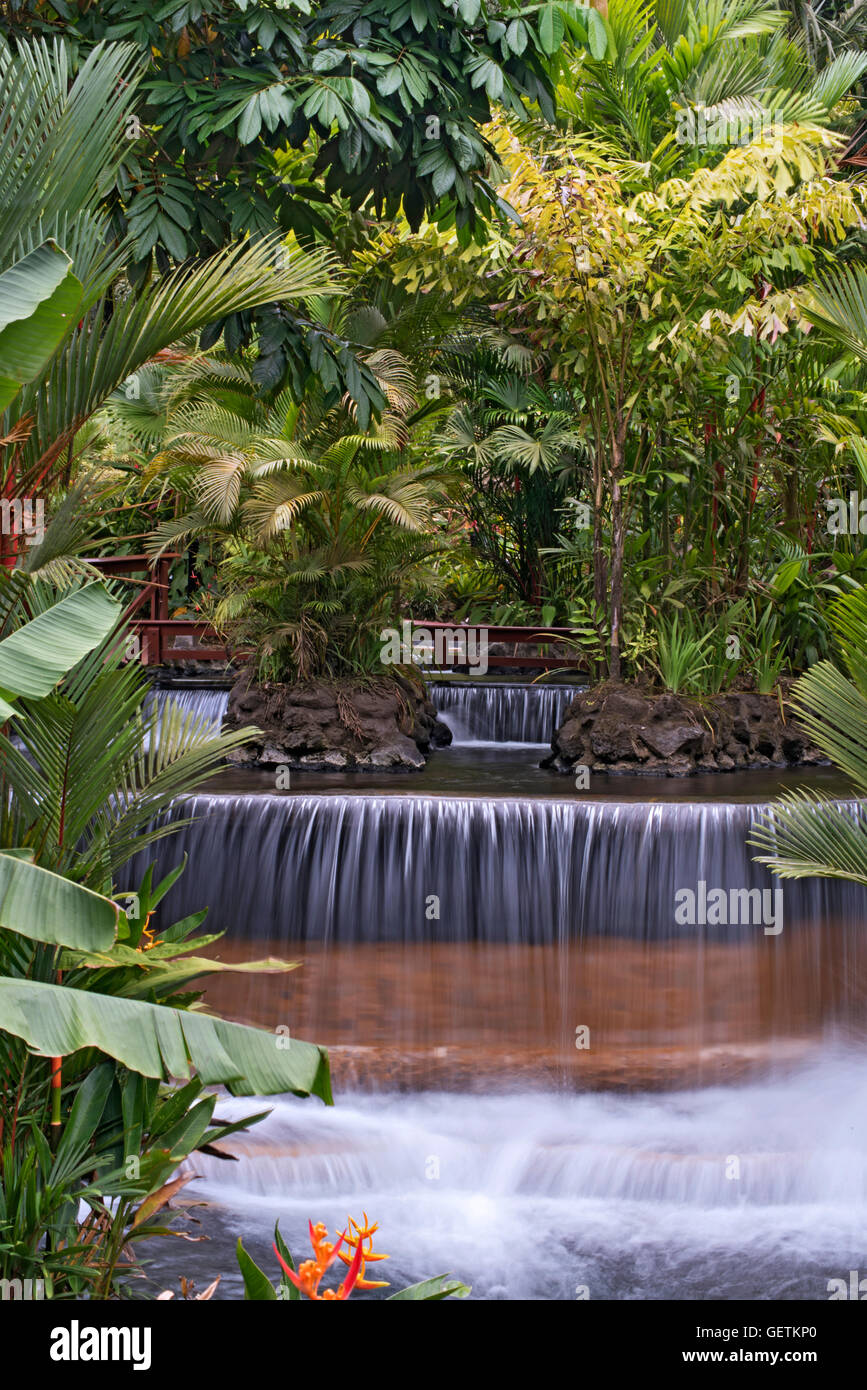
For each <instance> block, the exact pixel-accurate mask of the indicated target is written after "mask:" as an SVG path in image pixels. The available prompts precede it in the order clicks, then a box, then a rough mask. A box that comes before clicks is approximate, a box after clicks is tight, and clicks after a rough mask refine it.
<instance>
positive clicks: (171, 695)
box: [145, 685, 229, 729]
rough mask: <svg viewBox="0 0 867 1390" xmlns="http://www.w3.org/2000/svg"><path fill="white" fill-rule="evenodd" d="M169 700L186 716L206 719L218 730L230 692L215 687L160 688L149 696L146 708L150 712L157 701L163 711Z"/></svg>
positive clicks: (158, 706)
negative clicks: (191, 715)
mask: <svg viewBox="0 0 867 1390" xmlns="http://www.w3.org/2000/svg"><path fill="white" fill-rule="evenodd" d="M168 700H171V702H172V704H173V705H176V706H177V707H178V708H179V709H181V710H183V712H184V714H194V715H195V717H196V718H197V719H205V720H207V722H208V723H209V724H212V725H213V726H214V728H216V729H218V728H219V727H220V725H221V724H222V722H223V719H224V717H225V714H226V707H227V705H228V703H229V692H228V690H226V689H222V688H215V687H214V686H195V685H191V686H169V687H158V688H157V689H156V690H155V691H153V692H152V693H151V695H149V697H148V699H147V701H146V704H145V708H146V710H147V711H150V709H151V708H152V707H153V703H154V701H155V702H156V705H157V708H158V709H159V710H163V709H165V706H166V702H167V701H168Z"/></svg>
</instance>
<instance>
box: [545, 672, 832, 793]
mask: <svg viewBox="0 0 867 1390" xmlns="http://www.w3.org/2000/svg"><path fill="white" fill-rule="evenodd" d="M783 713H785V718H784V717H783ZM783 713H781V710H780V701H779V698H778V697H777V696H776V695H757V694H755V693H754V692H752V691H729V692H727V693H726V694H724V695H713V696H710V697H709V698H707V699H702V700H698V699H694V698H692V697H690V696H686V695H672V694H670V693H666V694H664V695H653V694H650V693H648V692H646V691H644V690H638V689H636V688H634V687H630V686H624V685H617V684H614V683H608V684H605V685H601V686H597V687H596V688H595V689H593V690H585V691H582V692H581V694H579V695H576V697H575V699H574V700H573V701H572V703H571V705H570V706H569V709H568V710H567V711H566V718H565V720H564V722H563V724H562V725H561V726H560V728H559V729H558V730H557V732H556V733H555V735H554V738H553V740H552V743H551V748H552V752H551V755H550V757H548V758H546V759H545V760H544V762H543V763H542V766H543V767H551V768H554V769H556V770H557V771H558V772H564V773H568V772H572V771H573V769H574V768H575V767H576V766H585V767H589V768H590V770H591V771H592V772H619V773H632V774H635V773H655V774H656V775H658V776H664V777H689V776H691V775H693V774H695V773H701V772H732V771H734V770H735V769H737V768H757V767H764V768H767V767H794V766H801V767H803V766H808V765H815V764H816V763H821V762H824V761H825V758H824V755H823V754H822V753H821V752H820V751H819V749H818V748H816V747H814V746H813V744H811V743H810V740H809V737H808V736H807V734H806V733H805V732H804V730H803V729H801V728H800V727H799V725H798V724H797V722H796V721H795V719H794V717H793V715H792V713H791V711H788V710H787V709H786V705H785V701H784V702H783Z"/></svg>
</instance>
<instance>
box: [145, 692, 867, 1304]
mask: <svg viewBox="0 0 867 1390" xmlns="http://www.w3.org/2000/svg"><path fill="white" fill-rule="evenodd" d="M512 689H514V688H512ZM536 689H537V690H538V689H539V687H536ZM185 693H189V694H191V695H192V694H193V692H185ZM202 693H203V692H195V694H197V695H201V694H202ZM223 698H224V693H223V692H221V693H220V694H219V696H217V700H222V699H223ZM467 698H476V697H475V696H474V697H469V696H468V695H467ZM510 698H511V696H510ZM533 698H534V699H535V696H534V697H533ZM561 698H564V699H565V698H567V696H566V693H565V692H564V693H563V694H562V696H561ZM440 706H441V708H442V702H441V701H440ZM198 708H199V710H201V709H202V705H201V704H200V705H199V707H198ZM214 709H215V714H214V718H215V719H216V718H218V717H219V714H220V713H221V712H222V711H221V710H219V709H218V706H217V703H216V700H215V705H214ZM446 713H447V711H446ZM555 717H556V716H555ZM498 718H499V716H498ZM495 727H496V728H498V729H499V730H500V731H503V730H507V731H508V732H510V733H511V732H513V731H514V730H515V729H516V728H517V729H519V732H524V733H526V732H527V730H528V728H529V725H528V724H527V723H524V724H521V725H516V724H512V725H507V724H506V723H505V719H504V722H502V723H500V724H498V725H496V726H495ZM509 741H511V740H509ZM514 741H515V742H519V741H522V739H520V738H519V739H516V740H514ZM522 758H523V761H522V760H521V759H522ZM510 759H512V762H510V761H509V760H510ZM535 760H536V761H537V759H535ZM499 763H502V764H503V766H504V767H505V768H506V771H505V772H504V771H502V770H499V771H497V766H498V764H499ZM513 763H514V766H516V767H519V771H520V776H518V777H517V783H516V785H517V788H518V793H519V794H516V791H515V786H514V785H513V783H515V776H513V773H512V772H511V771H509V769H511V768H512V766H513ZM524 763H526V766H524ZM533 764H534V759H533V758H531V757H530V756H529V754H524V755H521V756H519V755H518V754H516V753H511V754H509V753H507V752H505V751H504V752H503V753H502V754H496V753H494V752H492V751H488V752H485V751H484V750H474V749H473V748H472V747H461V746H458V748H456V749H453V750H447V751H444V752H440V753H437V754H435V755H434V758H433V759H432V760H431V765H430V766H434V765H436V766H437V767H438V768H439V769H440V771H439V773H438V774H437V775H438V777H439V788H440V790H441V791H442V792H443V793H444V794H441V795H436V794H432V793H431V790H430V788H431V787H433V786H436V785H437V784H436V783H435V782H432V781H431V780H430V778H429V774H428V770H426V771H425V773H424V774H422V775H421V776H420V778H419V779H418V780H413V779H408V778H403V779H401V778H395V779H394V781H393V782H391V783H389V782H388V781H387V779H386V785H387V787H388V789H387V790H386V789H384V787H383V785H382V784H376V783H371V782H370V781H365V779H364V778H363V777H362V776H360V775H359V776H358V777H356V778H354V779H353V778H348V777H343V778H341V777H337V776H335V777H322V778H321V780H320V781H319V782H316V783H315V785H316V786H317V788H321V790H317V791H315V792H311V790H310V784H311V778H309V777H308V778H306V779H305V778H299V779H298V784H297V785H295V784H293V789H292V790H290V791H288V792H285V793H280V794H277V793H276V792H275V791H274V782H273V780H271V781H270V784H269V783H268V781H267V779H264V777H263V775H260V776H259V778H258V779H256V778H254V779H252V780H251V781H250V783H249V785H250V786H251V787H256V786H259V785H263V790H264V788H265V787H267V788H268V791H267V794H262V792H259V791H256V790H251V791H249V792H245V793H242V794H237V792H236V791H234V790H229V789H227V790H226V791H222V792H220V791H212V792H210V793H209V794H207V795H199V796H197V797H195V798H193V799H191V800H190V801H189V802H187V803H185V804H184V805H183V806H179V807H178V808H177V810H176V814H177V815H178V816H179V817H183V818H186V817H187V816H188V815H192V816H193V817H194V820H193V823H192V824H189V825H186V826H184V827H183V828H182V829H181V830H180V831H179V833H178V835H177V836H175V837H172V838H171V839H170V840H165V841H162V842H160V844H159V846H158V847H157V850H156V853H157V854H158V856H159V861H160V868H161V870H162V871H167V870H168V868H170V867H171V866H173V865H174V864H175V863H177V862H178V860H179V859H180V857H181V854H182V853H184V852H186V853H188V855H189V867H188V869H187V872H186V873H185V875H184V876H183V877H182V878H181V880H180V881H179V883H178V884H177V885H176V886H175V888H174V889H173V890H172V892H171V894H170V895H169V897H168V899H167V900H166V903H165V905H164V911H163V917H162V920H163V921H164V922H167V921H170V920H173V919H174V918H176V917H179V916H182V915H185V914H187V913H189V912H193V911H195V910H197V909H198V908H200V907H201V906H203V905H206V904H210V906H211V914H210V917H209V921H208V927H209V928H210V929H225V930H226V932H227V936H226V937H225V938H224V940H223V941H221V942H220V943H219V945H218V947H217V948H215V949H216V954H218V955H219V956H220V957H221V958H222V959H224V960H227V961H228V960H235V961H246V960H249V959H250V958H251V957H254V956H265V955H269V954H274V955H280V956H283V957H285V958H288V959H292V960H296V961H299V962H300V965H301V968H300V969H298V970H296V971H293V972H291V973H289V974H285V975H278V976H274V975H268V976H255V975H246V974H241V975H237V976H231V975H223V976H220V977H214V979H213V980H212V982H209V986H208V1002H209V1003H210V1004H212V1006H214V1007H215V1008H217V1009H219V1010H220V1011H221V1012H222V1013H224V1014H226V1015H228V1016H230V1017H233V1018H237V1019H241V1020H244V1021H249V1022H255V1023H257V1024H259V1025H260V1026H262V1027H265V1028H267V1029H269V1030H272V1031H275V1035H278V1034H280V1033H281V1032H282V1033H285V1031H286V1029H287V1028H288V1029H289V1030H290V1031H291V1033H292V1034H293V1035H295V1036H300V1037H309V1038H315V1039H316V1040H317V1041H318V1042H321V1043H324V1044H325V1045H326V1046H328V1047H329V1049H330V1052H331V1058H332V1067H333V1072H334V1077H335V1083H336V1093H337V1105H336V1107H335V1109H334V1110H331V1111H328V1110H324V1109H322V1108H321V1107H319V1106H318V1105H316V1104H314V1103H312V1102H301V1101H294V1100H292V1099H291V1098H286V1099H285V1100H280V1101H278V1102H277V1103H276V1105H274V1107H273V1113H272V1114H271V1116H270V1117H269V1119H268V1120H267V1121H266V1122H265V1124H264V1125H261V1126H257V1127H256V1128H255V1129H254V1130H252V1131H251V1133H250V1136H249V1138H247V1139H244V1138H241V1139H239V1140H238V1141H236V1150H235V1151H236V1153H237V1154H238V1156H239V1161H238V1162H237V1163H234V1164H226V1163H219V1162H218V1161H217V1160H214V1159H209V1158H203V1159H202V1160H201V1161H200V1162H197V1171H199V1172H200V1173H201V1175H202V1188H201V1190H202V1192H203V1193H205V1194H206V1195H208V1196H209V1197H211V1198H213V1199H214V1200H216V1201H217V1202H218V1203H219V1204H220V1205H221V1208H222V1212H221V1215H220V1217H219V1219H216V1218H215V1217H213V1216H208V1217H207V1218H206V1223H210V1225H209V1230H210V1233H211V1235H212V1237H213V1244H212V1245H211V1246H210V1247H208V1248H209V1250H210V1252H211V1258H212V1259H213V1260H214V1261H215V1262H216V1263H215V1264H214V1267H213V1270H212V1271H210V1270H208V1271H206V1272H208V1273H217V1272H220V1271H223V1273H224V1275H225V1274H226V1272H227V1271H230V1270H231V1268H232V1266H233V1260H232V1252H231V1243H230V1242H231V1241H232V1240H233V1239H234V1237H235V1236H236V1235H237V1234H238V1233H240V1232H241V1231H243V1233H244V1240H245V1244H246V1245H247V1246H248V1248H250V1249H251V1251H252V1253H253V1254H254V1255H255V1256H257V1257H258V1258H259V1259H260V1262H261V1263H262V1264H263V1265H264V1266H265V1267H268V1268H271V1267H272V1265H273V1259H272V1258H271V1254H270V1235H269V1232H270V1231H272V1230H273V1222H274V1219H275V1218H276V1217H278V1216H279V1217H280V1219H281V1228H282V1229H283V1231H284V1234H286V1235H287V1237H289V1238H290V1239H291V1242H292V1244H293V1247H294V1248H295V1250H296V1253H298V1254H302V1252H303V1251H304V1248H305V1234H304V1233H305V1230H306V1222H307V1219H308V1217H311V1216H312V1217H313V1219H314V1220H316V1219H322V1220H325V1221H327V1222H328V1224H329V1225H330V1226H333V1227H334V1228H335V1229H337V1228H340V1229H342V1227H343V1225H344V1224H345V1221H346V1215H347V1213H348V1212H351V1213H352V1214H353V1215H356V1216H358V1215H359V1214H360V1212H361V1210H362V1209H364V1210H366V1211H368V1212H370V1213H371V1215H372V1216H374V1217H375V1218H376V1219H377V1220H379V1222H380V1225H381V1231H382V1237H381V1245H382V1248H384V1249H386V1250H388V1251H390V1253H391V1254H392V1256H393V1260H392V1263H391V1264H390V1265H389V1266H387V1267H383V1266H379V1267H378V1272H379V1273H381V1272H382V1270H383V1268H385V1271H386V1272H385V1276H384V1277H388V1278H390V1279H391V1280H392V1283H393V1285H394V1286H399V1285H400V1284H401V1283H403V1282H406V1281H408V1280H411V1279H417V1278H420V1277H424V1276H425V1275H427V1274H432V1273H439V1272H442V1271H443V1270H445V1269H451V1270H453V1271H454V1272H455V1273H457V1274H459V1275H461V1276H462V1277H465V1278H466V1279H467V1281H468V1282H471V1283H473V1284H474V1287H475V1294H476V1296H479V1297H483V1298H497V1297H503V1298H552V1299H567V1298H569V1299H573V1298H575V1297H576V1290H578V1291H579V1293H578V1295H577V1296H583V1294H582V1293H581V1292H580V1291H581V1290H586V1291H588V1292H589V1296H590V1297H591V1298H594V1299H598V1298H606V1297H620V1298H714V1297H721V1298H800V1297H806V1298H826V1297H827V1296H828V1294H827V1281H828V1280H830V1279H832V1278H839V1277H845V1276H846V1274H847V1271H848V1270H849V1269H857V1268H859V1267H860V1268H863V1269H865V1270H867V1251H865V1238H864V1234H863V1232H864V1230H865V1229H867V1123H865V1121H864V1118H863V1117H864V1115H865V1114H867V1105H865V1102H867V1081H865V1072H864V1069H863V1063H862V1057H863V1050H862V1049H863V1041H864V1022H865V1007H864V1005H865V1000H867V954H865V950H864V946H863V944H862V938H863V921H864V917H865V908H867V892H865V890H862V889H858V888H855V887H853V886H852V885H849V884H846V883H842V882H839V881H835V880H801V881H786V882H780V881H779V880H775V879H774V878H773V877H772V876H771V875H770V874H768V873H767V872H766V871H765V870H764V869H763V868H762V867H761V866H760V865H757V864H756V863H755V862H754V861H753V858H752V855H753V854H754V853H755V851H754V850H752V849H751V848H750V847H749V845H748V844H747V838H748V835H749V832H750V826H751V824H752V823H753V821H754V819H755V817H756V815H757V813H758V811H759V810H760V809H761V807H760V806H757V805H756V804H750V800H749V798H750V797H751V796H752V798H753V800H755V791H754V790H753V789H754V788H755V787H756V782H755V781H752V782H751V781H750V778H749V776H745V777H741V778H737V777H734V778H718V779H716V780H715V781H714V783H713V791H712V792H711V793H710V795H717V796H720V797H722V796H731V795H736V794H741V795H743V797H744V800H743V801H741V802H738V801H731V802H729V803H724V802H722V801H721V800H716V801H711V800H703V801H697V802H692V803H690V802H689V801H687V800H683V799H680V800H674V799H663V800H648V799H644V800H638V799H637V796H638V795H640V796H641V797H643V798H647V797H648V796H650V795H653V796H657V797H658V796H662V797H663V798H671V797H672V794H674V795H675V796H677V797H679V798H684V797H687V796H689V795H690V786H689V784H688V783H687V784H680V785H677V784H675V785H674V786H672V784H671V783H667V784H666V785H664V786H663V785H661V784H660V785H658V786H654V787H653V788H650V787H648V786H647V785H646V784H645V785H644V786H642V788H641V789H640V791H639V792H637V793H636V799H632V800H630V799H629V797H630V796H632V795H633V792H634V790H635V789H634V787H633V788H632V789H630V790H628V791H624V792H623V794H622V796H621V797H620V798H619V799H618V788H619V787H623V788H627V787H628V784H627V783H624V782H620V783H618V782H617V781H616V779H611V780H610V782H609V783H608V784H607V785H606V786H605V788H604V790H603V789H602V787H601V785H600V784H599V783H598V782H597V784H596V787H595V789H594V792H593V794H592V795H591V794H588V793H583V794H576V792H575V791H574V789H572V787H571V783H569V785H568V786H567V785H566V782H567V780H568V779H560V780H559V781H557V783H556V788H555V779H553V778H546V775H545V774H542V773H540V772H539V771H538V769H537V768H535V767H534V765H533ZM813 776H814V777H815V778H818V777H819V776H820V774H813ZM808 777H809V774H807V775H804V776H801V777H799V778H797V781H798V782H804V781H807V780H808ZM237 781H238V775H237V774H236V776H235V785H237ZM468 783H469V784H470V785H469V786H468ZM449 784H451V788H452V790H450V785H449ZM245 785H246V784H245ZM455 785H460V786H461V789H462V790H461V794H460V795H459V796H457V797H456V796H455V795H454V792H453V787H454V786H455ZM703 785H704V784H703ZM817 785H822V783H821V782H820V781H819V782H817ZM535 787H537V788H538V789H539V790H538V793H537V794H535V795H534V794H533V792H532V790H531V789H532V788H535ZM425 788H427V790H426V789H425ZM717 788H718V789H719V790H718V791H717ZM735 789H737V790H735ZM693 794H694V793H693ZM772 794H773V793H766V795H772ZM850 814H852V815H853V816H858V815H859V814H861V810H860V808H859V807H858V806H856V805H855V804H854V803H852V804H851V806H850ZM153 854H154V851H152V852H151V855H150V856H149V857H153ZM142 868H143V864H139V865H137V866H136V867H135V870H134V871H133V872H132V873H131V875H130V885H129V886H134V880H135V877H136V873H137V872H140V871H141V869H142ZM701 885H704V888H703V889H702V888H701ZM715 889H719V890H725V891H724V900H725V913H724V915H723V916H722V918H719V914H717V918H715V917H714V916H713V915H712V914H711V913H709V912H707V911H706V910H705V911H704V912H702V909H701V907H699V909H698V911H697V913H695V912H694V913H693V917H692V918H689V914H688V913H687V914H686V916H684V915H681V917H680V918H679V917H678V906H677V905H678V902H679V901H680V899H679V898H678V894H680V893H682V892H683V891H684V890H690V891H691V892H693V894H694V895H695V896H694V902H703V903H704V904H705V908H706V904H707V899H708V897H709V895H710V894H711V893H712V891H713V890H715ZM777 893H778V894H779V897H777V896H775V894H777ZM764 894H766V895H767V896H763V895H764ZM732 895H734V896H732ZM745 914H746V915H747V920H744V917H745ZM715 923H716V924H715ZM723 1082H725V1083H727V1084H725V1085H723V1084H721V1083H723ZM271 1104H273V1103H272V1102H269V1105H271ZM256 1108H257V1106H256V1105H255V1104H250V1103H248V1102H241V1101H237V1102H236V1101H232V1102H226V1103H225V1105H223V1104H222V1103H221V1112H223V1113H226V1114H227V1115H229V1114H231V1115H233V1116H236V1115H240V1114H244V1113H249V1112H250V1111H251V1110H253V1109H256ZM184 1272H187V1271H186V1266H184ZM197 1278H198V1276H197ZM200 1282H205V1280H204V1278H202V1279H201V1280H200ZM221 1289H222V1291H223V1293H224V1296H225V1295H231V1294H232V1292H233V1290H235V1281H233V1276H232V1275H231V1273H229V1274H228V1277H226V1278H225V1279H224V1283H223V1285H222V1286H221Z"/></svg>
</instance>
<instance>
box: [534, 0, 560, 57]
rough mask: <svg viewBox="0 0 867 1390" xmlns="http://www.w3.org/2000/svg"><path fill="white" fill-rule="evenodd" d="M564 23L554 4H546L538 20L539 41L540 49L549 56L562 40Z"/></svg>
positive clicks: (555, 50)
mask: <svg viewBox="0 0 867 1390" xmlns="http://www.w3.org/2000/svg"><path fill="white" fill-rule="evenodd" d="M565 31H566V25H565V24H564V22H563V16H562V14H561V13H560V11H559V9H558V8H557V6H556V5H546V6H545V8H544V10H543V11H542V16H541V18H540V20H539V41H540V42H541V44H542V51H543V52H544V53H547V54H548V56H549V57H551V56H552V55H553V54H554V53H556V52H557V49H558V48H559V47H560V44H561V43H562V42H563V35H564V33H565Z"/></svg>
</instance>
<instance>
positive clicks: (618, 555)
mask: <svg viewBox="0 0 867 1390" xmlns="http://www.w3.org/2000/svg"><path fill="white" fill-rule="evenodd" d="M622 474H623V442H622V440H621V439H617V440H616V441H615V442H614V446H613V448H612V452H611V651H610V656H609V660H608V675H609V676H610V678H611V680H613V681H619V680H620V672H621V663H620V645H621V643H620V637H621V623H622V617H623V552H624V549H625V544H626V530H625V526H624V518H623V494H622V492H621V491H620V479H621V476H622Z"/></svg>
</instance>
